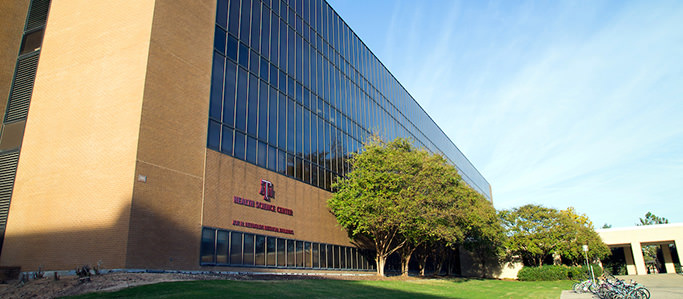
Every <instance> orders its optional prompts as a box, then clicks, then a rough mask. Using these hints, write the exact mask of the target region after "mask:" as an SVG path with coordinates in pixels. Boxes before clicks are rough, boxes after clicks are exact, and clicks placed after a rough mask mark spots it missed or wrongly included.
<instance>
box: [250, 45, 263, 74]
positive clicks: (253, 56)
mask: <svg viewBox="0 0 683 299" xmlns="http://www.w3.org/2000/svg"><path fill="white" fill-rule="evenodd" d="M249 53H250V54H249V55H250V56H249V70H250V71H251V72H252V73H254V74H258V72H259V62H260V61H261V57H260V56H259V55H258V53H256V51H254V50H251V51H249Z"/></svg>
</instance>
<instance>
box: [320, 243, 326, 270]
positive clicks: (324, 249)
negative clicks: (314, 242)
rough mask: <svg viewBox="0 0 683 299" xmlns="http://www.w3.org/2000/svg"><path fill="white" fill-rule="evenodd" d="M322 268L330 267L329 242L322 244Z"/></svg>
mask: <svg viewBox="0 0 683 299" xmlns="http://www.w3.org/2000/svg"><path fill="white" fill-rule="evenodd" d="M320 268H328V266H327V244H320Z"/></svg>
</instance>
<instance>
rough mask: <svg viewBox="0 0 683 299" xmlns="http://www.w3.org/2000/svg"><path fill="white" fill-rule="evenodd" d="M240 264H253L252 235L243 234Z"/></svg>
mask: <svg viewBox="0 0 683 299" xmlns="http://www.w3.org/2000/svg"><path fill="white" fill-rule="evenodd" d="M242 264H244V265H253V264H254V235H253V234H244V253H243V258H242Z"/></svg>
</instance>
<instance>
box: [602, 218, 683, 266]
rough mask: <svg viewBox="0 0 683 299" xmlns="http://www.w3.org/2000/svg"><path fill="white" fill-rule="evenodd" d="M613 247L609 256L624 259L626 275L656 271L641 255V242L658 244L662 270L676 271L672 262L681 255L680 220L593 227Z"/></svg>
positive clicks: (645, 244)
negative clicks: (669, 222) (667, 222)
mask: <svg viewBox="0 0 683 299" xmlns="http://www.w3.org/2000/svg"><path fill="white" fill-rule="evenodd" d="M595 231H596V232H597V233H598V234H599V235H600V238H602V241H603V242H605V244H607V246H609V247H610V249H611V250H612V258H613V259H615V260H619V259H623V261H624V262H625V264H626V272H627V273H628V274H629V275H647V274H649V273H650V274H654V273H659V272H658V271H657V270H656V267H653V266H654V265H650V269H648V267H647V266H646V261H645V258H644V257H643V247H644V246H648V245H650V246H657V247H659V249H660V250H661V257H662V260H663V264H664V265H663V266H664V267H663V268H664V269H663V271H664V272H665V273H676V268H675V267H674V262H677V263H678V262H679V261H680V257H683V223H672V224H657V225H643V226H633V227H622V228H604V229H597V230H595Z"/></svg>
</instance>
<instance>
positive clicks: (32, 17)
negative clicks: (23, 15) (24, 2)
mask: <svg viewBox="0 0 683 299" xmlns="http://www.w3.org/2000/svg"><path fill="white" fill-rule="evenodd" d="M49 7H50V0H33V1H31V8H30V11H29V12H28V19H27V20H26V30H25V31H30V30H32V29H35V28H38V27H40V26H43V25H45V21H46V20H47V11H48V8H49Z"/></svg>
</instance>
